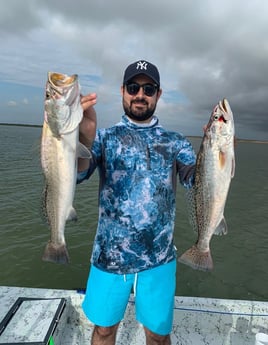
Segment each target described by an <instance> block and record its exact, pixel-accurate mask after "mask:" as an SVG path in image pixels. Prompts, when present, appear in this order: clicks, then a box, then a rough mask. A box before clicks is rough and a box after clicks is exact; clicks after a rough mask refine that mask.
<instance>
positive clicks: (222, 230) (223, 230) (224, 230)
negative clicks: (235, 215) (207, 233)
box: [214, 217, 228, 235]
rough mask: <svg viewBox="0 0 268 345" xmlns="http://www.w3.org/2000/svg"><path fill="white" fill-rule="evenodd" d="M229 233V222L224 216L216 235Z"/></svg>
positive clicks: (215, 232)
mask: <svg viewBox="0 0 268 345" xmlns="http://www.w3.org/2000/svg"><path fill="white" fill-rule="evenodd" d="M227 233H228V227H227V223H226V220H225V218H224V217H222V220H221V221H220V223H219V225H218V226H217V227H216V229H215V231H214V235H226V234H227Z"/></svg>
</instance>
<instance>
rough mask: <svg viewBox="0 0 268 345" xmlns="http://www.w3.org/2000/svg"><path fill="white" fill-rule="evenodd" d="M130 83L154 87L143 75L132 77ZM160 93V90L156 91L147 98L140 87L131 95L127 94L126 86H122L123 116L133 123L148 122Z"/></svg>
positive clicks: (149, 79) (151, 81)
mask: <svg viewBox="0 0 268 345" xmlns="http://www.w3.org/2000/svg"><path fill="white" fill-rule="evenodd" d="M131 82H133V83H137V84H139V85H144V84H150V85H155V83H154V81H153V80H152V79H151V78H149V77H147V76H146V75H143V74H141V75H138V76H136V77H134V78H133V79H132V80H131ZM161 93H162V90H161V89H160V90H158V89H157V90H156V92H155V93H154V94H153V95H152V96H148V95H146V94H145V93H144V90H143V88H142V87H140V89H139V91H138V92H137V93H136V94H134V95H132V94H130V93H129V92H128V90H127V87H126V86H122V87H121V94H122V97H123V108H124V111H125V114H126V115H127V116H128V117H130V118H131V119H132V120H133V121H135V122H140V123H141V122H150V120H151V117H152V116H153V114H154V111H155V108H156V104H157V101H158V99H159V97H160V96H161Z"/></svg>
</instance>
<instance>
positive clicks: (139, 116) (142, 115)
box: [123, 98, 156, 121]
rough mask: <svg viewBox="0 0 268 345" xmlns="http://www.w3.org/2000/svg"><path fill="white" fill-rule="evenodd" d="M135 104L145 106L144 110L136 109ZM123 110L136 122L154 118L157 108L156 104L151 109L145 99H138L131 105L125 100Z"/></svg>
mask: <svg viewBox="0 0 268 345" xmlns="http://www.w3.org/2000/svg"><path fill="white" fill-rule="evenodd" d="M135 104H140V105H142V106H143V109H137V108H136V109H134V107H135ZM123 108H124V111H125V114H126V115H127V116H128V117H129V118H131V119H132V120H134V121H146V120H148V119H149V118H150V117H152V116H153V114H154V112H155V108H156V104H155V105H153V106H151V107H149V106H148V102H147V101H146V100H145V99H143V98H142V99H138V100H133V101H131V102H130V105H128V104H127V103H126V102H125V100H124V99H123Z"/></svg>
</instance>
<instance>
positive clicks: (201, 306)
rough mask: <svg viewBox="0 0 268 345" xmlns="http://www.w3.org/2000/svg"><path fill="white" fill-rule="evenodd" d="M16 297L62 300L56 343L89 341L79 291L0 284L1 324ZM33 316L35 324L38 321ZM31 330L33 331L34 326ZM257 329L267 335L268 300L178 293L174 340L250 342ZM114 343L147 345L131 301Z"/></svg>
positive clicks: (209, 344) (180, 344)
mask: <svg viewBox="0 0 268 345" xmlns="http://www.w3.org/2000/svg"><path fill="white" fill-rule="evenodd" d="M19 297H27V298H66V299H67V304H66V307H65V309H64V311H63V313H62V316H61V317H60V320H59V322H58V324H57V327H56V330H55V332H54V335H53V339H54V344H55V345H89V344H90V337H91V332H92V329H93V325H92V324H91V323H90V322H89V321H88V320H87V319H86V317H85V316H84V314H83V311H82V309H81V302H82V300H83V295H82V294H80V293H77V292H76V291H69V290H52V289H34V288H19V287H5V286H2V287H0V322H1V321H2V320H3V319H4V317H5V316H6V314H7V313H8V311H9V310H10V308H11V307H12V305H13V304H14V303H15V302H16V300H17V298H19ZM37 319H38V318H37ZM37 319H36V320H35V322H38V320H37ZM34 329H35V330H36V329H37V327H34ZM19 330H20V325H18V326H17V327H16V332H17V333H18V332H19ZM33 332H34V330H33ZM259 332H263V333H267V334H268V302H257V301H240V300H226V299H207V298H192V297H180V296H176V300H175V308H174V326H173V332H172V335H171V340H172V344H177V345H254V344H255V335H256V333H259ZM0 333H1V330H0ZM4 333H5V332H3V333H2V334H4ZM16 337H17V335H16V334H14V335H13V339H12V340H9V341H8V342H6V340H5V342H4V341H2V340H1V338H2V335H0V344H12V342H14V343H15V342H18V341H17V339H16ZM11 338H12V337H11ZM116 344H122V345H143V344H145V338H144V333H143V328H142V326H141V325H139V324H138V323H137V322H136V320H135V305H134V301H133V299H131V300H130V301H129V304H128V308H127V311H126V315H125V319H124V321H123V322H122V323H121V325H120V327H119V331H118V337H117V343H116Z"/></svg>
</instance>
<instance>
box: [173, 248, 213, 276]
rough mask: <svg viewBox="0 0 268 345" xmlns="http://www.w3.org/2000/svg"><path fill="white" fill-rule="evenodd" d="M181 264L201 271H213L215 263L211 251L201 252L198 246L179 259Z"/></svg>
mask: <svg viewBox="0 0 268 345" xmlns="http://www.w3.org/2000/svg"><path fill="white" fill-rule="evenodd" d="M178 261H179V262H181V263H183V264H185V265H187V266H190V267H192V268H193V269H195V270H200V271H212V270H213V261H212V257H211V254H210V250H209V251H207V252H201V251H200V250H199V249H198V248H197V247H196V245H194V246H192V247H191V248H190V249H188V250H186V252H184V253H183V254H182V255H181V256H180V257H179V259H178Z"/></svg>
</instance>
